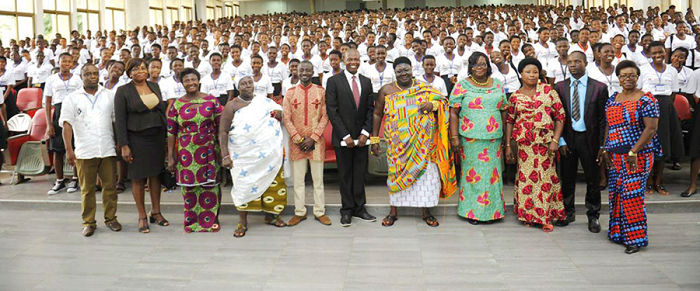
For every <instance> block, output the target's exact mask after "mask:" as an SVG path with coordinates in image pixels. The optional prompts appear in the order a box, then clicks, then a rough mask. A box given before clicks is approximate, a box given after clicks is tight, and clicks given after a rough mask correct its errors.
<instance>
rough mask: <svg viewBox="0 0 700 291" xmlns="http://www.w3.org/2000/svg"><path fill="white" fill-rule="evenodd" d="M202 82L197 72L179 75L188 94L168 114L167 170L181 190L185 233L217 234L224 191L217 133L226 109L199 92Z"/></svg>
mask: <svg viewBox="0 0 700 291" xmlns="http://www.w3.org/2000/svg"><path fill="white" fill-rule="evenodd" d="M199 78H200V76H199V73H198V72H197V71H196V70H194V69H185V70H183V71H182V72H181V73H180V80H182V84H183V86H184V87H185V90H186V92H187V93H186V94H185V95H184V96H182V97H180V98H179V99H177V100H176V101H175V103H173V105H172V106H171V107H170V110H169V111H168V167H169V168H170V170H171V171H173V170H177V171H176V173H177V175H176V176H177V184H178V185H180V186H181V187H182V196H183V199H184V200H185V222H184V227H185V232H217V231H219V229H220V227H219V219H218V217H219V206H220V205H221V189H220V187H219V176H218V173H217V170H218V169H219V163H218V161H219V158H218V156H219V143H218V141H217V139H216V136H217V135H216V133H217V132H218V128H219V118H220V115H221V111H222V110H223V108H222V107H221V105H220V104H219V101H218V100H217V99H216V98H215V97H214V96H211V95H207V94H204V93H202V92H199ZM173 172H175V171H173Z"/></svg>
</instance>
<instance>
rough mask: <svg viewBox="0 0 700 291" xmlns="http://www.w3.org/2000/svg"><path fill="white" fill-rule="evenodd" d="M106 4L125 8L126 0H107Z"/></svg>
mask: <svg viewBox="0 0 700 291" xmlns="http://www.w3.org/2000/svg"><path fill="white" fill-rule="evenodd" d="M106 1H107V2H105V6H107V7H114V8H124V0H106Z"/></svg>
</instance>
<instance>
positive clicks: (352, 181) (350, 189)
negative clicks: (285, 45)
mask: <svg viewBox="0 0 700 291" xmlns="http://www.w3.org/2000/svg"><path fill="white" fill-rule="evenodd" d="M343 57H344V61H345V71H343V73H340V74H337V75H335V76H333V77H331V78H329V79H328V84H327V88H326V111H327V114H328V119H329V120H330V122H331V125H332V126H333V137H332V139H331V143H332V144H333V146H334V147H335V154H336V157H337V163H338V174H339V175H340V196H341V202H342V207H341V208H340V215H341V217H340V224H341V225H343V226H350V225H351V224H352V217H353V216H354V217H357V218H360V219H362V220H365V221H376V220H377V218H376V217H374V216H373V215H371V214H369V213H368V212H367V209H365V203H366V197H365V175H366V174H367V159H368V151H369V149H368V147H367V145H368V141H369V132H370V130H372V114H373V112H374V99H373V98H372V96H373V90H372V81H370V79H369V78H367V77H365V76H362V75H360V74H359V73H358V68H359V67H360V53H359V52H358V51H357V50H356V49H349V50H348V51H346V52H345V55H344V56H343ZM341 142H344V143H343V145H341Z"/></svg>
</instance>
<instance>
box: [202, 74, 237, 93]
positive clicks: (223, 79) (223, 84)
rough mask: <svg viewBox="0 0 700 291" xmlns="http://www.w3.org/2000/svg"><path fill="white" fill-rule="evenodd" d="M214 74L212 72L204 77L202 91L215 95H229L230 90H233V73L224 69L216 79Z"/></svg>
mask: <svg viewBox="0 0 700 291" xmlns="http://www.w3.org/2000/svg"><path fill="white" fill-rule="evenodd" d="M213 75H214V73H211V74H209V75H206V76H204V77H203V78H202V81H201V89H200V91H202V92H204V93H207V94H210V95H212V96H214V97H219V96H221V95H227V94H228V91H229V90H231V91H233V81H232V80H231V75H229V74H228V73H226V72H223V71H222V72H221V74H219V76H218V77H217V78H216V79H214V76H213Z"/></svg>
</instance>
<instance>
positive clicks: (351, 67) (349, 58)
mask: <svg viewBox="0 0 700 291" xmlns="http://www.w3.org/2000/svg"><path fill="white" fill-rule="evenodd" d="M343 58H344V60H345V69H346V70H348V72H349V73H350V74H353V75H354V74H356V73H357V69H359V68H360V52H359V51H357V49H354V48H351V49H348V50H347V51H346V52H345V53H344V54H343Z"/></svg>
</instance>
